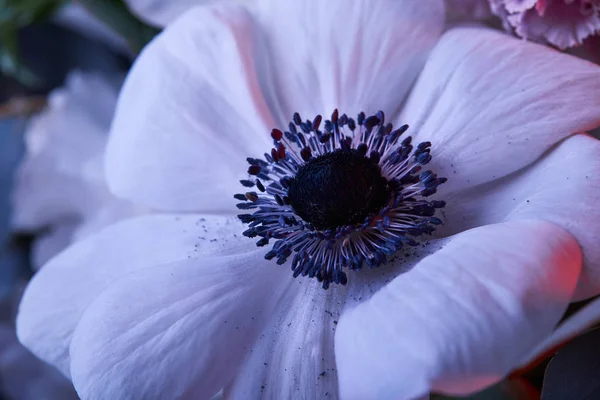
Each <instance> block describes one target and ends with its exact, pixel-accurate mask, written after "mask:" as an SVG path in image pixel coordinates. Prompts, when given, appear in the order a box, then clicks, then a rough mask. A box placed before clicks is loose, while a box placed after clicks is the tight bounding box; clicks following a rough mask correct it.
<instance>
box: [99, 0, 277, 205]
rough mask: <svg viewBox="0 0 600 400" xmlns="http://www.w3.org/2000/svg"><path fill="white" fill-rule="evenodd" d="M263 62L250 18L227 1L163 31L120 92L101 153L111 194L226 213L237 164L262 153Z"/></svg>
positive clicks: (242, 171) (242, 168)
mask: <svg viewBox="0 0 600 400" xmlns="http://www.w3.org/2000/svg"><path fill="white" fill-rule="evenodd" d="M265 57H266V50H265V48H264V43H263V42H262V39H261V38H260V34H259V32H258V31H257V27H256V26H255V24H254V22H253V20H252V18H251V17H250V15H249V14H248V12H247V11H245V10H244V9H243V8H242V7H240V6H235V5H233V4H230V3H229V2H222V4H220V5H219V6H214V7H198V8H195V9H193V10H191V11H189V12H188V13H186V14H185V15H184V16H183V17H181V18H180V19H178V20H177V21H176V22H175V23H173V24H172V25H171V26H169V27H168V28H167V29H166V30H165V31H164V32H163V33H162V34H161V35H160V36H158V37H157V38H156V39H155V40H154V41H153V42H151V43H150V44H149V45H148V46H147V47H146V49H145V50H144V51H143V52H142V54H141V55H140V57H139V58H138V60H137V62H136V63H135V65H134V66H133V68H132V70H131V71H130V73H129V75H128V77H127V79H126V82H125V85H124V87H123V90H122V92H121V96H120V99H119V104H118V106H117V112H116V115H115V119H114V121H113V126H112V131H111V137H110V140H109V144H108V149H107V168H106V169H107V177H108V181H109V185H110V186H111V189H112V190H113V191H114V192H115V193H116V194H118V195H120V196H123V197H127V198H130V199H132V200H133V201H134V202H137V203H140V204H144V205H148V206H150V207H152V208H156V209H167V210H176V211H198V210H202V211H211V212H227V213H231V212H232V210H235V208H234V204H235V201H234V199H233V197H232V196H233V195H234V194H235V193H237V192H238V191H239V190H240V189H241V186H240V184H239V182H238V180H239V179H240V178H244V176H246V170H247V168H248V165H247V163H246V157H248V156H252V157H256V156H260V155H261V154H263V153H264V152H266V151H269V150H270V148H271V147H272V143H271V141H270V136H269V134H270V132H271V129H272V128H273V127H275V126H276V124H275V122H274V119H273V116H272V115H271V111H270V110H269V107H267V104H268V102H269V101H270V100H268V99H269V98H270V97H271V94H270V91H271V90H272V89H271V87H270V83H269V80H270V76H269V74H270V71H268V70H263V69H261V68H259V66H258V64H259V63H260V62H261V59H262V58H265Z"/></svg>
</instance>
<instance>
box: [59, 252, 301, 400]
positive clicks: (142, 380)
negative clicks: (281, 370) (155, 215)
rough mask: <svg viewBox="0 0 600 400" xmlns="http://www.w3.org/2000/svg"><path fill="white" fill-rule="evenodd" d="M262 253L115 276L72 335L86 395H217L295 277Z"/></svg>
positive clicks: (74, 367) (77, 377) (78, 379)
mask: <svg viewBox="0 0 600 400" xmlns="http://www.w3.org/2000/svg"><path fill="white" fill-rule="evenodd" d="M264 253H265V252H264V250H262V249H259V250H254V251H251V252H248V253H243V254H237V255H223V256H220V257H200V258H198V259H194V260H187V259H186V260H182V261H177V262H173V263H169V264H164V265H161V266H157V267H153V268H147V269H144V270H141V271H138V272H136V273H134V274H130V275H128V276H126V277H124V278H123V279H121V280H119V281H118V282H116V283H114V284H113V285H111V286H110V287H109V288H108V289H106V290H105V291H104V292H103V293H102V294H101V295H100V296H99V297H98V298H97V299H96V300H95V301H94V302H93V303H92V304H91V305H90V306H89V307H88V308H87V309H86V311H85V313H84V315H83V317H82V319H81V321H80V322H79V324H78V325H77V329H76V330H75V333H74V335H73V341H72V343H71V357H72V362H71V374H72V377H73V383H74V385H75V388H76V389H77V391H78V393H79V395H80V396H81V397H82V398H84V399H89V400H95V399H97V400H101V399H106V398H111V399H126V398H140V399H149V398H160V399H209V398H210V397H211V396H213V395H215V394H216V393H217V392H218V391H219V390H220V389H221V388H222V387H223V386H224V385H225V384H227V383H228V382H229V381H230V380H231V379H232V378H233V376H234V374H235V372H236V371H237V369H238V367H239V365H240V363H241V362H242V360H243V359H244V358H245V357H246V356H247V355H248V354H249V353H250V352H251V351H252V347H253V344H254V341H255V340H256V338H257V337H258V335H259V334H260V332H261V330H262V328H263V326H264V324H265V323H266V321H267V320H268V319H269V318H270V317H271V315H272V314H273V312H274V310H275V309H276V307H277V306H278V300H279V298H281V296H282V295H283V294H284V293H285V292H286V291H287V289H288V286H290V285H289V283H290V282H291V280H290V273H289V270H288V269H287V268H283V267H282V266H280V265H277V264H276V263H272V262H269V261H267V260H265V259H264ZM286 282H287V283H288V284H286ZM165 288H167V290H165ZM140 300H142V301H140ZM98 355H101V356H100V357H99V356H98Z"/></svg>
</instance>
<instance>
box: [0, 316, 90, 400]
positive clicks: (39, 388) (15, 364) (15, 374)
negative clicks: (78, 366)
mask: <svg viewBox="0 0 600 400" xmlns="http://www.w3.org/2000/svg"><path fill="white" fill-rule="evenodd" d="M0 370H1V371H2V379H1V380H0V390H1V392H2V396H3V398H7V399H18V400H40V399H43V400H70V399H73V400H74V399H78V397H77V394H76V393H75V390H74V389H73V385H71V382H69V380H67V379H66V378H65V377H64V376H62V375H61V374H60V372H58V371H57V370H56V369H55V368H54V367H52V366H50V365H48V364H45V363H44V362H42V361H40V360H39V359H37V358H35V356H34V355H33V354H31V353H30V352H29V351H27V349H25V348H24V347H23V346H21V344H20V343H19V342H18V340H17V337H16V335H15V331H14V329H13V328H12V327H11V326H10V325H8V324H4V323H3V324H0ZM4 396H6V397H4Z"/></svg>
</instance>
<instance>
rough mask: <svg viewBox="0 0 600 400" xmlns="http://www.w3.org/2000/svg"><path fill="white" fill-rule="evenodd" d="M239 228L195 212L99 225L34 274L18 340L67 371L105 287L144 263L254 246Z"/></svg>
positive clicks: (233, 222) (21, 314)
mask: <svg viewBox="0 0 600 400" xmlns="http://www.w3.org/2000/svg"><path fill="white" fill-rule="evenodd" d="M241 229H242V225H241V224H240V223H239V222H238V221H236V220H233V219H227V218H223V217H206V218H202V217H200V216H194V215H189V216H184V217H181V216H173V215H154V216H145V217H139V218H136V219H132V220H128V221H125V222H121V223H118V224H115V225H112V226H110V227H108V228H106V229H103V230H102V231H100V232H99V233H97V234H95V235H92V236H90V237H88V238H86V239H83V240H81V241H79V242H77V243H76V244H75V245H73V246H71V247H70V248H68V249H67V250H66V251H64V252H62V253H61V254H59V255H58V256H57V257H55V258H53V259H52V260H51V261H50V262H49V263H48V264H47V265H45V266H44V267H43V268H42V269H41V270H40V271H39V272H38V273H37V274H36V275H35V276H34V277H33V279H32V280H31V281H30V283H29V285H28V287H27V289H26V290H25V294H24V295H23V299H22V301H21V305H20V307H19V315H18V318H17V334H18V336H19V340H20V341H21V343H23V344H24V345H25V346H27V347H28V348H29V349H30V350H31V351H32V352H33V353H34V354H35V355H36V356H38V357H39V358H41V359H42V360H44V361H46V362H48V363H51V364H54V365H55V366H56V367H58V368H59V369H60V370H61V372H63V373H64V374H65V375H67V376H68V375H69V364H70V357H69V346H70V343H71V338H72V336H73V331H74V330H75V326H76V325H77V323H78V322H79V320H80V318H81V317H82V315H83V312H84V310H85V309H86V308H87V306H88V305H89V304H90V303H92V301H93V300H94V299H95V298H96V297H98V296H99V295H100V293H102V291H103V290H105V289H106V288H107V287H109V286H110V285H111V284H112V283H114V282H115V281H117V280H118V279H120V278H122V277H123V276H125V275H127V274H130V273H133V272H136V271H140V270H142V269H144V268H149V267H153V266H157V265H163V264H167V263H173V262H177V261H183V260H188V258H197V257H199V256H202V255H220V254H224V253H226V254H231V253H240V252H243V251H247V250H249V249H253V248H254V246H255V245H254V243H253V242H252V241H251V240H248V239H246V238H244V239H246V240H242V238H241V235H240V234H239V232H241ZM234 235H235V236H234ZM142 303H143V302H142Z"/></svg>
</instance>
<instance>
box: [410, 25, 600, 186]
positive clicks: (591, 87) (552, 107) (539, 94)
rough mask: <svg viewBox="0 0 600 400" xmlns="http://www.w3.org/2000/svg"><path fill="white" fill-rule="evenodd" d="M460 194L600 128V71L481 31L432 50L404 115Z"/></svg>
mask: <svg viewBox="0 0 600 400" xmlns="http://www.w3.org/2000/svg"><path fill="white" fill-rule="evenodd" d="M401 122H402V123H408V124H411V125H412V127H411V128H412V129H414V130H413V132H417V135H416V139H417V140H418V141H431V142H432V143H433V147H432V156H433V163H432V169H434V170H435V172H436V173H438V174H440V175H441V176H446V177H448V178H449V181H448V183H447V184H445V187H444V189H443V190H446V191H448V190H457V189H459V188H464V187H467V186H472V185H476V184H479V183H483V182H487V181H490V180H492V179H496V178H500V177H502V176H505V175H507V174H509V173H511V172H514V171H516V170H518V169H520V168H522V167H524V166H525V165H527V164H529V163H531V162H533V161H534V160H536V159H537V158H538V157H539V156H540V155H541V154H543V152H544V151H546V150H547V149H548V148H550V147H551V146H552V145H554V144H555V143H557V142H558V141H560V140H561V139H563V138H565V137H566V136H569V135H571V134H573V133H577V132H583V131H586V130H589V129H592V128H594V127H596V126H598V125H600V67H598V66H597V65H594V64H591V63H589V62H587V61H583V60H580V59H577V58H575V57H573V56H569V55H566V54H562V53H559V52H557V51H554V50H552V49H550V48H547V47H545V46H541V45H537V44H534V43H529V42H525V41H522V40H517V39H515V38H511V37H509V36H507V35H505V34H502V33H499V32H496V31H491V30H486V29H483V28H459V29H454V30H451V31H450V32H448V33H446V34H445V35H444V37H443V38H442V39H441V40H440V42H439V43H438V44H437V46H436V48H435V49H434V50H433V52H432V54H431V57H430V58H429V60H428V62H427V65H426V66H425V69H424V71H423V73H422V74H421V76H420V77H419V80H418V82H417V84H416V86H415V89H414V90H413V92H412V94H411V96H410V98H409V100H408V102H407V105H406V108H405V110H404V112H403V115H402V118H401Z"/></svg>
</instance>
